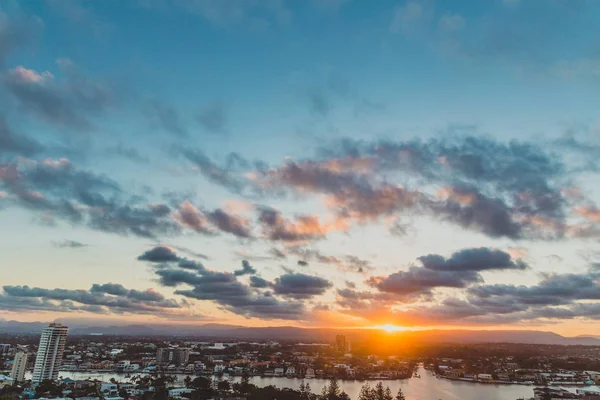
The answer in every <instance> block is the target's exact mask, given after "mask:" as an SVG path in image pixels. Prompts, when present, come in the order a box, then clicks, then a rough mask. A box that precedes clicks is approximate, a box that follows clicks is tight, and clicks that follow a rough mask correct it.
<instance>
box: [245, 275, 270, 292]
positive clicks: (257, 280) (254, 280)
mask: <svg viewBox="0 0 600 400" xmlns="http://www.w3.org/2000/svg"><path fill="white" fill-rule="evenodd" d="M250 286H251V287H253V288H257V289H264V288H268V287H270V286H271V283H270V282H269V281H267V280H266V279H263V278H261V277H260V276H256V275H253V276H251V277H250Z"/></svg>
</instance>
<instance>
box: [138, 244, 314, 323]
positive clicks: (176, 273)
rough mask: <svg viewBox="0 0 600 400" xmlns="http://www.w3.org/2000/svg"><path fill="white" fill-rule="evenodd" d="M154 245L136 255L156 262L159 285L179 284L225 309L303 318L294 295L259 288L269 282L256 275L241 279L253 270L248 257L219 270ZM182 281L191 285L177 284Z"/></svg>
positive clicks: (250, 314) (189, 294)
mask: <svg viewBox="0 0 600 400" xmlns="http://www.w3.org/2000/svg"><path fill="white" fill-rule="evenodd" d="M156 249H157V248H154V249H152V250H150V251H148V252H146V253H144V254H143V255H142V256H140V257H138V259H139V260H142V261H151V262H153V263H155V270H154V273H155V274H156V276H157V277H158V282H159V283H160V284H161V285H162V286H167V287H174V288H178V289H176V290H175V294H177V295H181V296H185V297H188V298H192V299H196V300H205V301H212V302H214V303H216V304H217V305H219V306H220V307H222V308H223V309H224V310H226V311H229V312H232V313H235V314H238V315H243V316H246V317H248V318H250V317H256V318H266V319H291V320H293V319H302V318H305V308H304V304H303V303H300V302H298V301H296V300H295V297H294V296H290V298H292V299H294V300H286V299H280V298H277V297H275V296H273V295H272V294H271V293H270V292H268V291H266V292H265V291H262V290H263V289H267V288H271V287H272V286H273V284H272V283H271V282H268V281H266V280H264V279H262V278H260V277H258V276H256V275H251V276H250V278H249V280H250V284H249V285H246V284H244V283H242V282H240V281H239V280H238V278H239V277H242V276H245V275H250V274H255V273H256V270H255V269H254V268H253V267H252V266H251V265H250V264H249V263H248V262H247V261H244V262H242V268H241V269H239V270H236V271H234V272H233V273H229V272H220V271H215V270H211V269H208V268H206V267H205V266H204V265H202V264H200V263H198V262H196V261H193V260H188V259H185V258H180V257H178V256H176V255H172V254H171V253H168V252H166V251H165V250H164V249H162V248H160V247H159V250H156ZM155 250H156V251H155ZM182 285H184V286H191V287H192V288H191V289H188V288H180V287H181V286H182ZM282 297H285V296H282ZM306 298H308V297H306Z"/></svg>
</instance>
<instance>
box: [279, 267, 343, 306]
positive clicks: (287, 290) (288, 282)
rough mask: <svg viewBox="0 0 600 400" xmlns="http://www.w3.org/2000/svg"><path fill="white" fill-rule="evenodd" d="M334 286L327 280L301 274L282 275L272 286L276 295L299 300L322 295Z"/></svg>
mask: <svg viewBox="0 0 600 400" xmlns="http://www.w3.org/2000/svg"><path fill="white" fill-rule="evenodd" d="M332 286H333V284H332V283H331V282H329V281H328V280H327V279H324V278H320V277H318V276H311V275H306V274H300V273H288V274H285V275H282V276H280V277H278V278H276V279H275V281H274V282H273V285H272V287H273V290H274V292H275V293H276V294H279V295H282V296H285V297H290V298H293V299H298V300H301V299H309V298H311V297H314V296H319V295H322V294H324V293H325V292H326V291H327V290H328V289H330V288H331V287H332Z"/></svg>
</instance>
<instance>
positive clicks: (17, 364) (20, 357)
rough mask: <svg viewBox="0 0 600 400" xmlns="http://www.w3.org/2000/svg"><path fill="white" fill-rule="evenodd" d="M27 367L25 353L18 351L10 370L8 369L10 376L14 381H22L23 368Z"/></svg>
mask: <svg viewBox="0 0 600 400" xmlns="http://www.w3.org/2000/svg"><path fill="white" fill-rule="evenodd" d="M26 369H27V353H23V352H22V351H21V352H18V353H17V354H15V359H14V360H13V365H12V370H11V371H10V377H11V378H13V379H14V380H15V383H16V382H23V381H24V380H25V370H26Z"/></svg>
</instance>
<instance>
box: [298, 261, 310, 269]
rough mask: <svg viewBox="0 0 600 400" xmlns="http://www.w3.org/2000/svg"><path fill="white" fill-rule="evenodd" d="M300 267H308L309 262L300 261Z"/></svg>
mask: <svg viewBox="0 0 600 400" xmlns="http://www.w3.org/2000/svg"><path fill="white" fill-rule="evenodd" d="M298 265H299V266H301V267H306V266H307V265H308V262H306V261H304V260H298Z"/></svg>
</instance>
